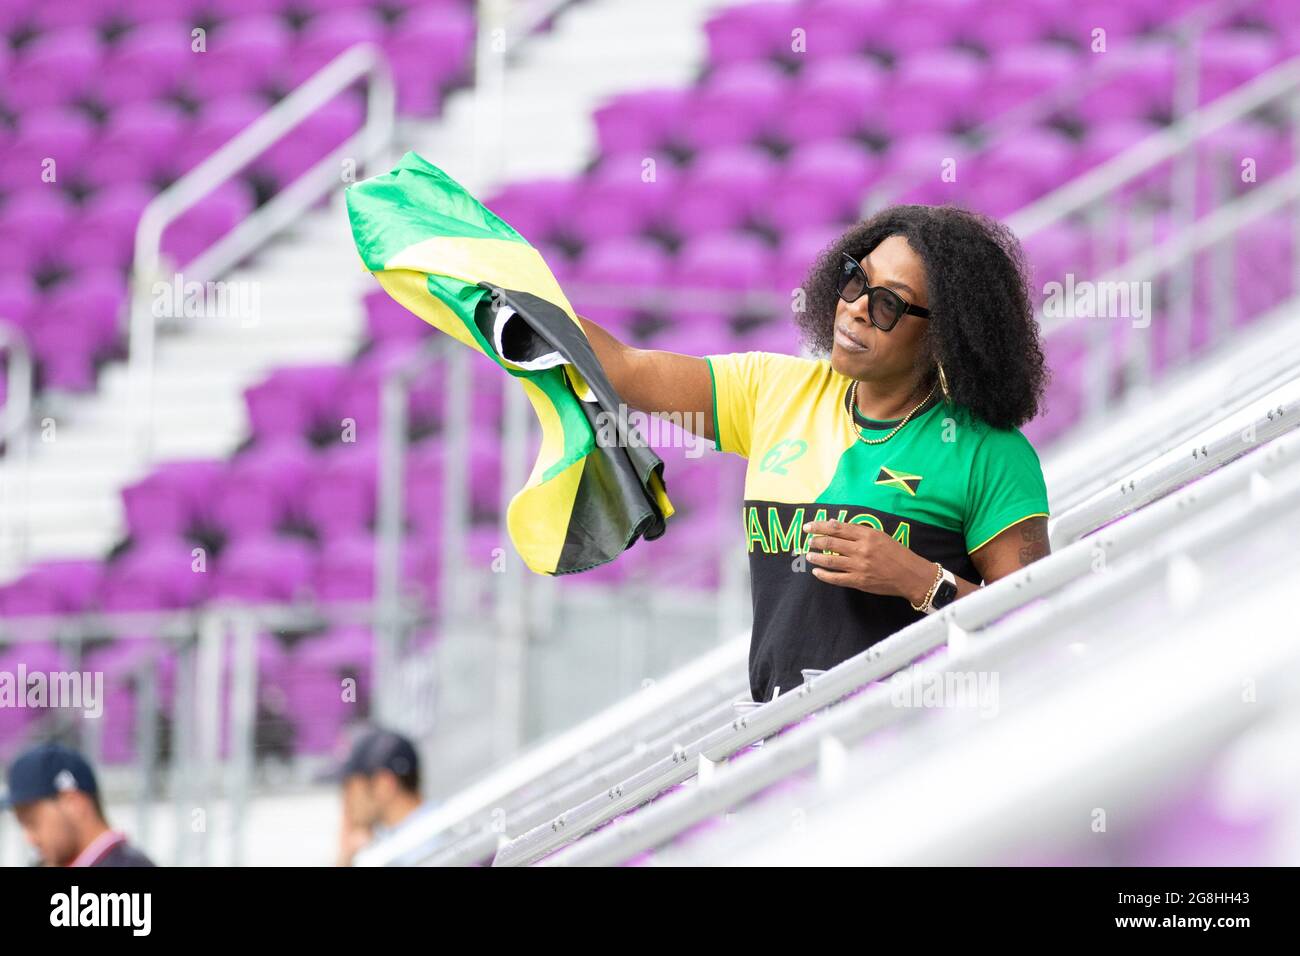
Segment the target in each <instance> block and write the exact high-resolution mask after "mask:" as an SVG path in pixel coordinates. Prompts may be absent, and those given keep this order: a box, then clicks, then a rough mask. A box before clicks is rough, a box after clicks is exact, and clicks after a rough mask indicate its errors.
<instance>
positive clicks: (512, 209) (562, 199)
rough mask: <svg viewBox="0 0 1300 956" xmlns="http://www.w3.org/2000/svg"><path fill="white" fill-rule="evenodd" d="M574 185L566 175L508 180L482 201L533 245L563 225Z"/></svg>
mask: <svg viewBox="0 0 1300 956" xmlns="http://www.w3.org/2000/svg"><path fill="white" fill-rule="evenodd" d="M577 189H578V184H577V183H576V182H575V181H573V180H570V179H531V180H526V181H524V182H518V183H511V184H510V185H508V186H506V187H505V188H503V189H502V190H500V191H499V192H497V193H496V194H495V195H494V196H492V197H491V198H490V199H488V200H487V202H485V203H484V205H486V206H487V207H488V208H489V209H490V210H492V211H493V212H494V213H496V214H497V215H498V216H500V217H501V218H502V219H504V220H505V221H506V222H508V223H510V225H511V226H512V227H513V228H514V229H515V230H516V231H517V232H518V233H519V234H520V235H522V236H524V237H525V238H526V239H528V240H529V241H530V242H532V243H533V244H534V245H536V244H537V243H538V242H539V241H541V240H542V239H545V238H546V237H547V236H550V235H552V234H553V233H555V232H556V230H557V229H559V230H563V229H565V228H567V226H568V221H569V217H570V215H571V213H572V208H573V198H574V196H575V194H576V192H577Z"/></svg>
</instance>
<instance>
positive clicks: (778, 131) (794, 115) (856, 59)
mask: <svg viewBox="0 0 1300 956" xmlns="http://www.w3.org/2000/svg"><path fill="white" fill-rule="evenodd" d="M818 49H820V47H818ZM888 83H889V79H888V72H887V71H886V70H885V69H884V68H883V67H881V66H880V65H879V64H878V63H876V62H875V61H874V60H869V59H866V58H864V57H861V56H858V55H857V54H849V55H845V56H839V57H832V58H826V57H822V56H819V57H818V58H816V59H814V60H813V61H812V62H810V63H809V64H808V66H807V67H805V68H804V69H803V70H802V71H801V72H800V73H799V76H798V78H797V79H796V80H795V82H794V85H793V87H792V88H791V90H790V94H789V95H790V99H789V102H790V107H789V109H787V110H786V111H784V112H783V114H782V115H781V117H780V119H779V121H778V122H777V123H775V124H774V125H773V127H772V128H771V135H772V137H773V138H774V139H775V138H780V139H782V140H784V141H785V142H787V143H790V144H792V145H799V144H803V143H811V142H816V141H818V140H824V139H848V138H850V137H852V136H855V135H857V134H858V133H860V132H861V131H863V130H873V129H874V130H881V131H883V130H885V129H886V128H887V127H888V122H887V120H888V109H889V100H888V98H887V95H886V92H887V88H888Z"/></svg>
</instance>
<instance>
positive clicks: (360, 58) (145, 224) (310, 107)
mask: <svg viewBox="0 0 1300 956" xmlns="http://www.w3.org/2000/svg"><path fill="white" fill-rule="evenodd" d="M363 78H368V79H369V83H370V88H369V94H368V96H367V101H366V102H367V115H366V119H365V122H364V124H363V126H362V127H361V129H360V130H358V131H357V132H356V133H354V134H353V135H352V136H350V137H349V138H348V139H347V140H346V141H345V142H344V143H343V144H342V145H341V146H339V147H337V148H336V149H335V150H333V151H332V152H331V153H330V154H329V155H327V156H326V157H324V158H323V159H321V160H319V161H318V162H317V163H316V164H315V165H314V166H312V167H311V168H310V169H309V170H308V171H307V172H305V173H303V174H302V175H301V176H299V177H298V178H297V179H295V180H294V181H293V182H292V183H291V184H290V185H289V186H287V187H286V188H284V189H282V190H280V192H278V193H276V194H275V196H274V197H272V198H271V200H270V201H268V202H267V203H266V204H264V205H263V206H262V207H261V208H259V209H258V210H257V211H255V212H254V213H252V214H251V215H249V216H248V217H247V218H246V219H244V220H243V221H241V222H240V223H239V224H238V225H236V226H235V228H233V229H232V230H231V231H230V232H229V233H227V234H226V235H225V236H223V237H222V238H221V239H219V240H217V242H216V243H214V244H213V245H212V246H211V247H210V248H208V249H207V250H205V251H204V252H203V253H201V254H200V255H199V256H197V257H196V258H195V259H193V260H192V261H190V262H187V263H177V265H178V266H179V267H181V268H182V269H183V270H184V271H186V272H188V273H189V274H190V275H191V276H192V277H194V278H196V279H201V280H208V279H211V278H213V277H214V276H216V275H219V274H221V273H223V272H225V271H226V270H228V269H230V268H231V267H233V266H234V265H236V264H237V263H238V262H240V261H241V260H242V259H244V258H246V257H247V256H248V255H249V254H250V253H251V252H253V250H254V249H256V248H257V247H258V246H260V245H261V244H262V243H264V242H265V241H266V240H267V239H269V238H270V237H271V236H273V235H275V234H276V233H277V232H279V231H280V230H282V229H284V228H285V227H287V226H289V225H291V224H292V223H293V222H294V221H295V220H296V219H297V218H298V217H299V216H300V215H301V214H302V213H303V211H304V210H306V209H308V208H309V207H310V206H311V205H312V204H313V203H315V202H316V201H317V200H318V199H320V198H321V197H322V196H324V195H328V194H329V193H330V192H331V191H332V190H334V189H335V188H337V186H338V185H339V183H340V181H341V177H340V171H339V166H340V163H341V161H342V160H343V159H354V158H358V157H357V155H356V154H357V153H358V152H359V153H361V156H360V157H359V158H360V160H361V161H362V162H363V163H364V162H368V161H370V160H371V159H374V158H376V157H378V156H379V155H380V154H381V153H382V151H383V150H384V149H385V148H386V147H387V144H388V143H389V141H390V140H391V139H392V135H393V128H394V124H395V115H394V109H395V103H396V93H395V91H394V89H393V79H392V74H391V71H390V70H389V67H388V63H387V60H386V59H385V58H384V54H383V52H382V51H381V50H380V49H379V48H378V47H375V46H374V45H372V44H368V43H360V44H357V45H356V46H354V47H352V48H350V49H349V50H347V51H345V52H344V53H342V54H340V55H339V56H338V57H336V58H335V59H334V60H332V61H331V62H330V63H329V64H327V65H326V66H325V67H324V68H323V69H321V70H320V71H319V72H318V73H316V74H314V75H313V76H312V77H311V78H309V79H308V80H307V81H306V82H305V83H303V84H302V85H301V86H299V87H298V88H297V89H295V90H294V91H293V92H292V93H290V94H289V95H288V96H286V97H285V98H284V99H283V100H281V101H280V102H279V103H277V104H276V105H275V106H273V107H272V108H271V109H269V110H268V111H267V112H266V113H264V114H262V115H261V116H260V117H258V118H257V119H256V120H255V121H254V122H253V123H252V124H251V125H249V126H248V127H247V128H245V129H244V130H243V131H242V132H240V133H239V134H238V135H237V136H235V138H234V139H232V140H231V141H230V142H228V143H226V145H224V146H223V147H221V148H220V149H219V150H217V151H216V152H215V153H213V154H212V155H211V156H209V157H207V158H206V159H205V160H203V162H201V163H200V164H199V165H198V166H196V167H195V168H194V169H192V170H191V171H190V172H188V173H186V174H185V175H184V176H182V177H181V178H180V179H178V180H177V181H176V182H174V183H173V184H172V185H171V186H169V187H168V188H167V189H165V190H163V191H162V192H161V193H159V194H158V195H157V196H155V197H154V198H153V199H152V200H151V201H150V202H149V204H148V205H147V206H145V208H144V212H143V213H142V214H141V216H140V222H139V225H138V226H137V227H136V235H135V256H134V260H133V262H132V268H131V298H130V302H129V305H128V308H129V310H130V312H129V324H128V350H129V355H128V366H129V367H128V374H129V379H130V383H131V392H132V401H133V402H134V403H135V405H136V410H135V414H136V439H137V443H138V447H139V448H140V450H141V452H142V454H143V455H144V456H145V458H146V459H149V458H151V457H152V455H153V437H154V436H153V371H154V356H155V340H156V333H157V327H156V325H157V317H156V316H155V315H154V314H153V302H152V287H153V284H154V282H155V281H157V280H158V279H159V278H161V270H162V266H163V255H162V251H161V249H162V236H163V232H164V230H165V229H166V228H167V226H168V225H170V224H171V223H172V222H174V221H175V220H176V219H178V218H179V217H180V216H182V215H183V214H184V213H185V212H186V211H188V210H189V209H190V208H192V207H193V206H194V205H196V204H197V203H199V202H200V201H202V200H203V199H204V198H205V197H206V196H208V195H209V194H211V193H212V192H213V191H214V190H215V189H216V188H217V187H218V186H220V185H221V184H222V183H224V182H226V181H228V180H230V179H231V178H233V177H235V176H237V175H238V174H239V172H240V171H241V170H242V169H243V168H244V167H245V166H246V165H247V164H248V163H249V162H250V161H252V160H253V159H255V158H256V157H258V156H260V155H261V154H262V153H263V152H265V151H266V149H267V148H269V147H270V146H272V145H273V144H275V143H276V142H277V141H279V140H280V139H283V138H284V137H285V136H286V135H287V134H289V133H290V132H291V131H292V130H293V129H294V128H296V127H297V126H298V125H299V124H300V123H301V122H302V121H303V120H304V119H306V118H307V117H308V116H310V115H311V114H312V113H314V112H315V111H316V110H318V109H320V108H321V107H322V106H324V105H325V104H326V103H328V102H329V101H330V100H332V99H334V98H335V97H336V96H338V95H339V94H340V93H342V92H343V91H344V90H346V89H348V88H349V87H350V86H352V85H353V84H354V83H356V82H358V81H360V80H361V79H363Z"/></svg>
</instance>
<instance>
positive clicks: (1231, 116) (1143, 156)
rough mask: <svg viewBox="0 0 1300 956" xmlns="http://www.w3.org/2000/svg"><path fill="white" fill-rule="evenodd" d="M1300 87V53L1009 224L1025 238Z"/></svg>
mask: <svg viewBox="0 0 1300 956" xmlns="http://www.w3.org/2000/svg"><path fill="white" fill-rule="evenodd" d="M1297 88H1300V56H1297V57H1293V58H1292V59H1290V60H1287V61H1286V62H1285V63H1281V64H1279V65H1278V66H1275V67H1274V68H1273V69H1271V70H1269V71H1268V72H1267V73H1264V74H1262V75H1260V76H1258V77H1256V78H1255V79H1253V80H1251V81H1250V82H1248V83H1245V84H1243V85H1242V86H1240V87H1238V88H1237V89H1235V90H1233V91H1232V92H1231V93H1228V94H1226V95H1224V96H1222V97H1220V98H1219V99H1217V100H1215V101H1214V102H1213V103H1211V104H1210V105H1209V106H1206V107H1205V108H1204V109H1201V110H1198V111H1197V112H1195V113H1193V114H1191V115H1189V116H1187V117H1184V118H1183V119H1181V120H1179V121H1178V122H1176V123H1174V124H1173V125H1171V126H1169V127H1168V128H1166V129H1163V130H1161V131H1160V132H1158V133H1153V134H1152V135H1150V136H1148V137H1147V138H1146V139H1144V140H1142V142H1140V143H1138V144H1137V145H1135V146H1134V147H1133V148H1132V149H1129V150H1126V151H1125V152H1123V153H1120V154H1119V155H1118V156H1115V157H1114V158H1112V159H1110V160H1108V161H1107V162H1104V163H1102V164H1101V165H1099V166H1097V167H1096V168H1095V169H1091V170H1089V171H1088V172H1086V173H1084V174H1083V175H1082V176H1079V177H1078V178H1076V179H1073V180H1071V181H1070V182H1069V183H1067V184H1066V185H1064V186H1062V187H1061V188H1060V189H1057V190H1055V191H1054V192H1052V193H1049V194H1048V195H1046V196H1044V197H1043V198H1042V199H1040V200H1038V201H1037V202H1034V203H1031V204H1030V205H1029V206H1027V207H1025V208H1024V209H1021V210H1020V211H1018V212H1016V213H1013V214H1012V215H1011V216H1009V217H1008V218H1007V226H1008V227H1010V229H1011V230H1012V231H1013V232H1014V233H1015V234H1016V235H1017V236H1019V237H1020V238H1021V239H1022V240H1023V239H1025V238H1027V237H1029V236H1032V235H1034V234H1035V233H1037V232H1040V231H1041V230H1043V229H1045V228H1047V227H1048V226H1050V225H1053V224H1054V223H1057V222H1060V221H1061V220H1062V219H1065V218H1066V217H1068V216H1071V215H1074V214H1076V213H1080V212H1083V211H1084V210H1087V209H1089V208H1091V207H1093V206H1095V205H1096V204H1097V203H1098V202H1099V201H1101V200H1102V199H1104V198H1105V197H1106V196H1107V195H1109V194H1111V193H1113V192H1115V191H1116V190H1118V189H1120V188H1121V187H1123V186H1126V185H1127V184H1129V183H1130V182H1132V181H1133V180H1134V179H1136V178H1137V177H1139V176H1141V175H1142V174H1143V173H1147V172H1149V171H1151V170H1152V169H1154V168H1155V167H1157V166H1159V165H1160V164H1161V163H1164V162H1166V161H1168V160H1170V159H1173V158H1175V157H1176V156H1177V154H1178V153H1180V152H1182V151H1184V150H1186V149H1187V148H1188V147H1189V146H1192V145H1194V144H1195V143H1196V142H1197V141H1198V140H1200V139H1203V138H1204V137H1205V136H1208V135H1209V134H1211V133H1214V132H1216V131H1217V130H1220V129H1222V128H1223V127H1224V126H1226V125H1228V124H1229V123H1232V122H1234V121H1236V120H1239V119H1242V118H1243V117H1246V116H1249V115H1250V114H1251V113H1253V112H1254V111H1255V110H1258V109H1259V108H1260V107H1261V106H1264V105H1265V104H1266V103H1269V102H1270V101H1272V100H1276V99H1278V98H1279V97H1282V96H1285V95H1287V94H1288V93H1293V92H1295V91H1296V90H1297Z"/></svg>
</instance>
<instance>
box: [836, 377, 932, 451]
mask: <svg viewBox="0 0 1300 956" xmlns="http://www.w3.org/2000/svg"><path fill="white" fill-rule="evenodd" d="M938 385H939V383H938V382H935V383H934V385H931V386H930V391H929V393H928V394H927V395H926V396H925V398H923V399H921V401H920V402H919V403H918V404H917V405H916V406H915V407H914V408H913V409H912V410H911V411H910V412H908V413H907V414H906V415H904V416H903V420H902V421H901V422H899V423H898V424H897V425H895V426H894V427H893V429H891V430H890V432H889V434H888V435H886V436H885V437H884V438H863V437H862V426H861V425H859V424H858V423H857V420H856V419H855V418H854V417H853V410H854V409H855V408H857V407H858V381H857V379H854V380H853V384H852V385H850V386H849V424H850V425H852V426H853V431H854V432H856V433H857V436H858V441H860V442H862V443H863V444H864V445H880V444H882V443H884V442H887V441H889V439H891V438H893V437H894V436H895V435H897V434H898V431H899V429H900V428H902V427H903V426H904V425H906V424H907V423H908V422H910V421H911V420H912V416H913V415H915V414H916V413H917V410H918V409H920V408H921V406H923V405H924V404H925V403H926V402H928V401H929V400H930V398H931V397H932V396H933V395H934V390H935V389H936V388H937V387H938Z"/></svg>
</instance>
